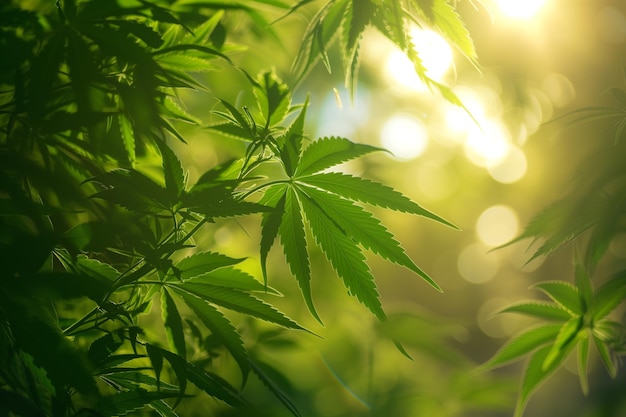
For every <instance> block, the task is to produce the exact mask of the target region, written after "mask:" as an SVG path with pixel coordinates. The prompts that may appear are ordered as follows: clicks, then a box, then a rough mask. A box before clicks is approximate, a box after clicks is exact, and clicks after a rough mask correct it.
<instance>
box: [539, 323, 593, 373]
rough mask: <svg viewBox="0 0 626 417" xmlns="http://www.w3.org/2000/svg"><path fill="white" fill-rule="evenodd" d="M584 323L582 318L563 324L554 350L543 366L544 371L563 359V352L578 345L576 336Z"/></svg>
mask: <svg viewBox="0 0 626 417" xmlns="http://www.w3.org/2000/svg"><path fill="white" fill-rule="evenodd" d="M582 323H583V320H582V317H575V318H572V319H570V320H569V321H567V322H566V323H565V324H563V327H561V330H559V334H558V335H557V336H556V340H555V341H554V344H553V345H552V349H550V352H548V355H547V356H546V359H545V361H544V363H543V365H542V366H543V368H544V369H549V368H550V367H551V366H552V364H553V363H554V361H556V360H557V359H558V358H560V357H561V355H562V353H563V351H565V350H569V348H570V347H571V346H572V345H575V344H576V336H577V335H578V332H579V330H580V329H581V326H582Z"/></svg>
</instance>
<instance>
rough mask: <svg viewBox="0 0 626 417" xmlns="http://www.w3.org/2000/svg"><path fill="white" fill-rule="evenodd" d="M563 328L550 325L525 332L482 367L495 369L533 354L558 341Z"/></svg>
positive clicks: (513, 339) (557, 325) (509, 342)
mask: <svg viewBox="0 0 626 417" xmlns="http://www.w3.org/2000/svg"><path fill="white" fill-rule="evenodd" d="M561 327H562V325H560V324H550V325H544V326H540V327H534V328H532V329H529V330H525V331H524V332H522V333H520V334H518V335H517V336H514V337H513V338H512V339H511V340H509V341H508V342H507V343H506V344H504V345H503V346H502V347H501V348H500V349H499V350H498V351H497V352H496V354H495V355H493V357H492V358H491V359H489V360H488V361H487V362H485V363H484V364H483V365H482V367H483V368H487V369H488V368H495V367H498V366H502V365H505V364H507V363H509V362H512V361H515V360H518V359H520V358H521V357H523V356H525V355H527V354H529V353H532V352H533V351H535V350H537V349H538V348H540V347H541V346H543V345H545V344H547V343H549V342H550V341H552V340H554V339H556V336H557V335H558V334H559V331H560V330H561ZM546 355H547V351H546Z"/></svg>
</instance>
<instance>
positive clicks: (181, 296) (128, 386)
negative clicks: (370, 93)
mask: <svg viewBox="0 0 626 417" xmlns="http://www.w3.org/2000/svg"><path fill="white" fill-rule="evenodd" d="M257 3H258V4H257ZM344 3H345V4H344ZM337 4H342V7H343V6H345V5H346V4H347V3H346V2H343V3H341V2H335V1H331V2H329V3H328V5H327V6H326V7H325V8H324V9H323V10H327V8H329V7H330V8H331V9H332V8H336V7H337ZM377 4H378V3H377ZM384 4H387V3H384ZM416 4H417V3H416ZM257 5H265V6H271V7H274V8H277V9H278V10H283V11H285V12H287V13H289V6H288V5H286V4H284V3H283V2H278V1H256V2H252V3H247V4H244V3H243V2H211V1H200V2H189V1H180V2H160V1H148V0H140V1H117V2H112V1H108V0H89V1H75V0H66V1H59V2H56V4H55V7H54V8H53V9H52V13H47V12H45V11H41V12H39V13H38V12H34V11H26V10H23V9H22V8H20V7H19V6H15V5H13V4H12V3H6V4H5V3H3V4H2V5H1V6H0V34H1V36H2V37H1V43H0V45H2V52H3V54H2V55H3V56H8V57H10V58H9V59H7V60H3V62H2V64H0V65H1V66H0V84H1V88H0V121H1V122H0V264H1V265H2V268H3V271H2V276H1V277H0V365H2V366H0V398H2V401H1V402H2V410H3V411H4V410H7V412H8V413H9V414H18V415H37V416H38V415H42V416H65V415H74V416H76V415H85V414H87V415H98V416H108V415H127V414H130V413H135V412H138V410H140V409H143V408H145V407H149V408H151V409H152V410H153V411H154V412H155V413H157V414H158V415H161V416H168V417H169V416H175V415H177V412H176V407H177V406H178V404H179V403H180V402H181V401H185V399H186V398H188V397H189V396H190V395H191V392H192V391H191V390H190V389H189V386H190V385H194V386H195V387H196V388H197V389H198V390H199V391H203V392H204V393H206V394H208V395H209V396H212V397H214V398H216V399H218V400H220V402H222V403H224V404H226V405H229V406H233V407H238V406H248V404H247V400H246V399H245V398H243V395H242V388H243V387H244V386H245V384H246V381H247V379H248V378H249V375H250V374H254V375H255V376H256V378H258V379H260V380H261V382H263V384H264V385H265V386H266V387H268V389H269V391H270V392H272V393H273V394H274V395H275V396H276V397H277V398H278V400H279V401H281V402H282V403H283V404H284V405H285V407H286V408H287V409H288V410H289V411H290V412H292V413H293V414H294V415H299V412H298V410H297V408H296V406H295V405H294V404H293V402H292V401H291V400H290V398H289V397H288V396H287V395H286V393H285V392H284V390H283V388H282V387H281V385H280V383H277V382H276V381H275V375H280V372H278V371H277V370H276V369H274V368H273V367H269V366H267V365H266V364H262V363H260V362H257V361H256V359H255V357H254V356H253V355H250V354H249V349H248V347H247V346H246V344H247V343H246V341H245V340H244V337H243V335H242V334H243V330H242V329H241V328H239V327H238V319H239V318H241V317H244V318H248V319H258V320H262V321H265V322H268V323H269V325H272V326H277V327H279V328H284V329H288V330H298V331H307V330H306V329H304V328H303V327H302V326H300V325H299V324H298V323H296V322H295V321H294V320H292V319H290V318H288V317H287V316H286V315H284V314H283V313H281V312H280V311H278V310H277V309H276V308H275V307H273V306H272V305H271V304H269V303H268V302H266V301H265V300H264V299H265V297H268V296H271V295H277V294H278V291H276V290H274V289H272V288H271V287H270V286H269V285H268V281H269V274H268V268H267V257H268V254H269V252H270V250H271V248H272V247H273V244H274V242H275V241H276V240H277V239H279V240H280V244H281V245H282V247H283V252H284V254H285V259H286V262H287V264H288V266H289V268H290V270H291V272H292V273H293V275H294V276H295V278H296V280H297V282H298V284H299V285H300V288H301V289H302V294H303V297H304V299H305V301H306V303H307V306H308V307H309V310H310V311H311V313H312V314H313V316H315V317H316V318H317V319H318V320H319V316H318V314H317V312H316V310H315V307H314V303H313V296H312V294H311V287H310V281H311V279H312V276H311V275H312V274H311V264H310V254H309V250H310V246H311V243H310V240H311V239H309V238H308V237H307V234H308V235H310V236H311V237H312V238H313V240H314V241H315V243H316V244H317V245H318V246H319V247H320V249H321V251H322V252H323V253H324V254H325V255H326V257H327V259H328V261H329V262H330V264H331V266H332V268H333V269H334V270H335V271H336V272H337V274H338V275H339V277H340V278H341V279H342V280H343V282H344V284H345V286H346V287H347V289H348V290H349V292H350V293H351V294H353V295H354V296H355V297H356V298H357V299H358V300H359V301H360V302H361V303H363V304H364V305H365V306H366V307H367V308H368V309H369V310H370V311H371V312H372V313H373V314H374V315H375V316H376V317H377V318H378V319H380V320H383V319H385V313H384V312H383V309H382V305H381V303H380V300H379V296H378V292H377V290H376V285H375V282H374V277H373V275H372V273H371V271H370V269H369V267H368V265H367V263H366V262H365V256H364V250H370V251H371V252H373V253H375V254H377V255H379V256H381V257H382V258H384V259H387V260H389V261H391V262H392V263H395V264H398V265H401V266H404V267H406V268H408V269H409V270H411V271H413V272H414V273H416V274H417V275H419V276H420V277H422V278H423V279H424V280H426V281H427V282H428V283H429V284H430V285H431V286H433V287H435V288H436V289H439V287H438V286H437V284H436V283H435V282H434V281H433V280H432V279H431V278H430V277H429V276H428V275H427V274H426V273H425V272H424V271H422V270H421V269H420V268H419V267H418V266H417V265H415V263H414V262H413V261H412V260H411V259H410V258H409V257H408V255H407V254H406V253H405V251H404V249H403V248H402V247H401V245H400V244H399V243H398V242H397V241H396V240H395V239H394V237H393V235H392V234H391V232H389V231H388V230H387V228H386V227H385V226H384V225H383V224H382V223H381V222H380V220H378V219H377V218H375V217H374V215H373V214H372V213H371V212H370V211H368V210H367V209H366V208H364V205H370V206H377V207H384V208H388V209H391V210H395V211H400V212H405V213H409V214H415V215H419V216H424V217H427V218H430V219H432V220H435V221H437V222H440V223H443V224H446V225H448V226H453V225H451V224H450V223H448V222H446V221H445V220H443V219H441V218H440V217H438V216H436V215H435V214H433V213H431V212H429V211H427V210H426V209H424V208H422V207H421V206H419V205H418V204H416V203H415V202H413V201H411V200H410V199H408V198H407V197H405V196H404V195H402V194H401V193H399V192H398V191H395V190H393V189H392V188H390V187H388V186H386V185H383V184H380V183H377V182H374V181H370V180H367V179H364V178H359V177H355V176H351V175H348V174H345V173H341V172H339V171H335V172H332V171H330V170H331V169H334V168H336V167H337V165H339V164H341V163H343V162H346V161H349V160H352V159H355V158H358V157H361V156H364V155H368V154H370V153H372V152H375V151H380V149H379V148H375V147H373V146H369V145H363V144H358V143H355V142H352V141H350V140H349V139H347V138H340V137H327V138H320V139H318V140H310V139H309V138H308V137H307V134H306V129H305V118H306V111H307V106H308V100H307V101H305V102H304V103H303V104H293V103H292V92H291V89H290V88H289V86H288V85H286V84H285V83H284V82H282V81H281V80H280V79H279V77H278V76H277V75H276V73H275V71H261V72H260V73H259V75H258V76H256V77H252V76H250V75H249V74H248V72H247V71H245V70H244V69H242V68H238V67H236V66H235V65H234V64H233V62H232V60H231V58H230V57H229V54H230V52H231V51H233V50H237V47H236V46H233V45H232V44H229V42H228V40H229V38H228V34H229V32H228V18H227V17H228V16H229V13H231V12H233V11H237V12H238V13H240V12H243V13H244V14H245V15H247V16H248V17H249V18H250V20H251V21H252V22H254V23H255V24H256V25H258V26H260V27H263V28H265V24H266V23H267V21H266V20H265V18H264V17H263V15H262V14H261V13H260V12H259V11H258V10H257V8H256V7H255V6H257ZM299 6H300V5H298V6H296V7H299ZM440 6H441V5H440ZM380 7H383V3H381V4H380ZM385 7H387V6H385ZM441 7H443V6H441ZM441 7H440V8H441ZM446 7H447V8H446ZM450 7H451V6H449V5H447V3H446V6H445V7H444V9H445V10H444V12H443V13H444V15H445V16H448V18H451V17H450V16H451V15H450V10H452V9H450ZM342 10H343V11H342V13H344V12H345V11H346V10H347V9H342ZM350 10H353V12H354V11H356V10H357V8H356V7H355V6H354V5H352V3H350ZM368 10H369V9H368ZM370 12H371V13H374V10H373V9H372V10H369V11H368V13H370ZM359 13H360V12H359ZM433 13H434V12H433ZM446 13H447V14H446ZM322 15H324V16H326V12H325V11H324V12H323V13H322ZM428 16H431V15H428ZM437 16H439V15H438V14H434V15H432V16H431V18H432V19H434V20H433V21H436V22H439V23H438V24H442V23H441V22H443V21H441V17H437ZM445 16H444V17H445ZM454 16H456V15H454ZM373 19H374V14H372V15H371V16H370V15H366V16H362V17H361V18H357V17H354V16H352V15H350V18H349V20H350V22H352V23H354V24H356V26H355V29H354V30H353V29H350V30H348V32H349V33H347V36H348V39H349V45H350V46H349V47H350V48H351V49H355V48H356V41H357V38H359V37H360V33H361V32H362V29H363V26H364V25H365V24H368V22H369V21H370V20H371V21H372V22H373V21H374V20H375V19H374V20H373ZM377 19H378V18H377ZM380 19H382V18H380ZM385 19H386V18H385ZM437 19H439V20H437ZM454 19H457V17H455V18H454ZM454 19H453V23H454V22H456V23H454V24H455V25H457V24H460V23H459V21H458V20H454ZM444 20H445V19H444ZM383 21H385V20H384V19H383V20H381V22H383ZM352 23H350V25H349V26H351V25H352ZM381 24H382V23H381ZM453 26H454V25H453ZM403 27H404V26H403ZM264 30H265V29H264ZM267 30H268V31H269V32H271V30H270V29H267ZM403 30H404V29H403ZM451 33H452V32H451ZM354 54H356V52H354ZM218 62H219V63H220V64H225V65H226V66H227V67H228V66H230V67H232V68H233V69H235V70H238V71H241V72H242V73H243V74H244V76H245V78H246V80H247V82H248V84H246V85H238V86H236V88H237V89H239V88H243V89H251V90H252V92H253V95H254V97H255V99H256V103H255V104H254V105H250V107H248V106H243V107H239V106H235V105H233V104H231V103H229V102H228V101H226V100H223V99H220V98H217V97H215V99H216V100H218V101H219V103H220V104H221V108H222V110H216V111H215V112H214V113H215V115H216V116H218V117H220V118H221V120H222V122H221V123H217V124H214V125H211V126H210V127H209V129H210V132H211V133H212V134H215V135H216V136H217V135H219V136H226V137H228V138H236V139H238V140H240V141H243V142H244V143H245V149H244V150H243V152H242V153H241V155H237V156H236V157H234V158H233V159H230V160H224V161H221V162H220V163H219V164H217V165H216V166H213V167H210V168H209V169H207V170H206V171H205V172H203V173H202V174H201V175H200V176H199V178H198V179H197V180H196V181H195V182H194V183H193V184H191V183H190V182H191V181H189V180H188V174H187V171H186V169H185V168H184V166H183V163H182V162H181V160H180V159H179V157H178V155H177V152H176V147H175V146H174V145H173V144H172V142H173V143H175V144H178V145H180V146H183V145H184V144H185V143H186V139H185V137H184V134H183V133H181V132H183V130H182V129H180V126H181V125H182V124H183V123H184V124H191V125H195V126H196V127H198V128H202V127H205V126H202V122H201V121H200V120H199V119H198V117H196V116H194V115H193V114H191V113H190V112H188V111H187V110H186V109H185V106H184V102H183V101H182V100H181V98H180V97H181V91H182V90H192V91H203V92H205V93H207V92H210V86H207V85H204V83H202V82H200V81H199V80H200V78H199V77H198V73H201V72H206V71H213V70H215V69H217V68H218V65H217V63H218ZM308 65H310V63H307V64H305V66H308ZM352 65H356V60H353V63H352ZM209 94H210V93H209ZM287 120H292V122H291V123H287ZM154 167H156V168H154ZM276 167H278V168H279V169H278V170H273V169H274V168H276ZM275 171H278V173H275ZM267 172H270V173H272V174H267ZM258 213H261V216H262V220H261V226H260V228H261V242H260V244H259V247H260V258H261V269H262V271H263V280H264V282H261V281H260V280H257V279H256V278H255V277H253V276H252V275H250V274H248V273H247V272H244V271H243V270H242V269H239V268H237V265H238V264H239V263H240V262H242V261H243V259H239V258H232V257H229V256H227V255H225V254H222V253H218V252H215V251H211V250H200V249H199V248H197V247H196V240H195V238H196V237H197V236H198V233H199V232H200V230H202V231H203V232H207V233H211V231H212V230H213V229H212V228H211V227H210V226H211V224H212V223H216V222H220V221H223V219H225V218H231V217H238V216H244V215H250V214H258ZM155 312H156V313H157V315H160V317H161V324H162V326H157V327H156V328H155V327H154V326H152V325H147V324H146V323H147V322H148V320H146V319H145V317H146V316H147V315H150V314H151V315H154V313H155ZM161 329H162V330H161ZM161 333H162V334H161ZM216 357H223V358H228V360H232V361H233V362H234V364H235V366H234V368H236V369H238V371H239V372H238V376H239V379H238V380H237V377H233V376H232V374H231V375H230V376H229V377H227V376H225V374H226V373H227V372H225V371H224V369H223V368H221V367H220V366H219V365H218V364H217V363H216V362H218V361H215V360H214V358H216Z"/></svg>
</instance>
